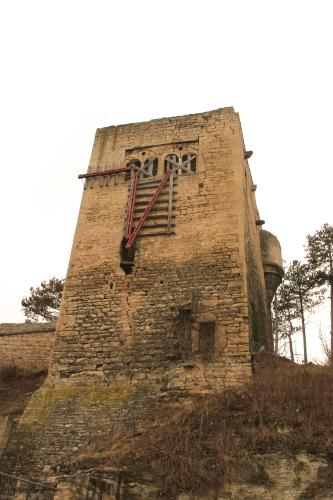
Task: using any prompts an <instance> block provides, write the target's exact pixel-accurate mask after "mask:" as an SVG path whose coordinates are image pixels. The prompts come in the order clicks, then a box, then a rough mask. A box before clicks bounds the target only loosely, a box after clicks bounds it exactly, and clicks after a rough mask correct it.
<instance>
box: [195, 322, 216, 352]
mask: <svg viewBox="0 0 333 500" xmlns="http://www.w3.org/2000/svg"><path fill="white" fill-rule="evenodd" d="M199 351H200V352H201V354H202V359H203V360H204V361H212V359H213V354H214V351H215V323H214V322H213V321H207V322H205V323H200V325H199Z"/></svg>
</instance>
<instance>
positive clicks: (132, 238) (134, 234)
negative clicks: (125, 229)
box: [125, 169, 172, 250]
mask: <svg viewBox="0 0 333 500" xmlns="http://www.w3.org/2000/svg"><path fill="white" fill-rule="evenodd" d="M171 174H172V170H171V169H169V170H167V172H166V173H165V175H164V177H163V179H162V180H161V182H160V183H159V185H158V187H157V189H156V191H155V193H154V194H153V196H152V197H151V199H150V201H149V203H148V205H147V206H146V208H145V211H144V212H143V214H142V217H141V219H140V220H139V223H138V225H137V226H136V228H135V229H134V230H133V232H132V234H131V236H130V237H129V239H128V241H127V243H126V245H125V248H126V249H127V250H129V249H130V248H131V247H132V246H133V243H134V241H135V239H136V237H137V235H138V234H139V232H140V229H141V228H142V226H143V224H144V223H145V221H146V219H147V217H148V214H149V212H150V210H151V209H152V208H153V206H154V203H155V201H156V200H157V198H158V196H159V194H160V192H161V191H162V189H163V188H164V186H165V184H166V183H167V182H168V180H169V177H170V175H171Z"/></svg>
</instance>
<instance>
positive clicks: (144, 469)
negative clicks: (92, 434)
mask: <svg viewBox="0 0 333 500" xmlns="http://www.w3.org/2000/svg"><path fill="white" fill-rule="evenodd" d="M107 441H108V439H107V437H105V440H104V443H106V442H107ZM102 448H103V446H102ZM102 448H101V447H100V450H99V451H100V452H101V455H103V457H104V460H106V463H107V464H108V465H111V466H114V467H117V468H119V467H120V468H123V469H125V470H126V469H127V470H128V471H135V473H136V474H138V473H139V474H140V473H141V474H142V475H143V476H145V477H148V478H149V477H151V478H154V480H158V481H159V484H160V488H161V495H165V496H166V497H167V498H173V497H174V496H175V495H176V494H177V493H179V492H181V491H189V492H192V493H200V492H203V491H207V490H208V489H212V490H214V489H216V490H217V489H219V488H220V487H221V486H222V485H223V482H224V481H225V479H226V478H227V477H228V475H229V473H230V471H231V470H232V467H233V464H234V463H239V462H240V461H242V460H243V461H246V462H247V463H251V464H253V460H250V457H251V455H253V454H255V453H267V452H274V451H282V452H296V451H300V450H307V451H309V452H312V453H332V452H333V370H332V368H329V367H320V366H307V367H303V366H297V365H293V364H291V363H290V362H287V361H283V360H278V359H276V358H266V359H262V360H261V361H260V363H257V367H256V373H255V374H254V380H253V384H251V385H250V386H247V387H246V388H244V389H242V390H229V391H227V392H225V393H223V394H220V395H216V396H209V397H207V396H206V397H201V398H198V399H196V400H195V401H193V402H192V403H191V404H190V405H188V406H185V407H184V405H183V406H177V405H163V406H159V407H158V408H156V409H155V411H154V414H153V415H152V416H151V419H150V421H149V422H148V423H146V424H145V426H144V428H143V429H141V431H140V433H137V434H136V435H135V436H132V437H130V438H129V437H128V436H127V437H126V438H125V437H124V438H123V439H121V437H120V436H118V437H117V440H116V441H115V440H112V439H111V440H109V445H107V446H105V445H104V452H103V451H102ZM253 466H254V467H255V465H253ZM254 472H255V471H254Z"/></svg>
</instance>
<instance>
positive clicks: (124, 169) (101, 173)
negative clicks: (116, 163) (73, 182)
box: [78, 167, 131, 179]
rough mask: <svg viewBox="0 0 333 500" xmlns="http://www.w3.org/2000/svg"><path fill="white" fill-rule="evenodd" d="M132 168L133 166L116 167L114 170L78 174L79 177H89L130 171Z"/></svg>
mask: <svg viewBox="0 0 333 500" xmlns="http://www.w3.org/2000/svg"><path fill="white" fill-rule="evenodd" d="M130 170H131V167H124V168H114V169H113V170H104V171H103V172H91V173H89V174H80V175H78V179H87V178H88V177H99V176H102V175H112V174H119V173H120V172H129V171H130Z"/></svg>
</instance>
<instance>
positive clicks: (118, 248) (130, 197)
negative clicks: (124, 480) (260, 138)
mask: <svg viewBox="0 0 333 500" xmlns="http://www.w3.org/2000/svg"><path fill="white" fill-rule="evenodd" d="M249 156H250V152H248V151H246V149H245V146H244V141H243V136H242V131H241V125H240V120H239V117H238V114H237V113H235V112H234V110H233V109H232V108H224V109H219V110H216V111H211V112H207V113H202V114H196V115H188V116H181V117H175V118H162V119H159V120H152V121H149V122H146V123H135V124H128V125H120V126H115V127H114V126H112V127H107V128H103V129H98V130H97V132H96V137H95V141H94V145H93V150H92V155H91V160H90V163H89V167H88V173H87V174H83V175H80V177H81V178H83V179H84V192H83V197H82V203H81V208H80V213H79V217H78V223H77V228H76V232H75V237H74V242H73V248H72V252H71V256H70V262H69V267H68V274H67V277H66V284H65V290H64V294H63V300H62V305H61V311H60V317H59V320H58V325H57V333H56V340H55V346H54V349H53V355H52V361H51V365H50V369H49V375H48V378H47V381H46V383H45V384H44V385H43V387H42V388H41V389H39V390H38V391H37V392H36V393H35V394H34V395H33V397H32V399H31V401H30V403H29V406H28V408H27V410H26V412H25V414H24V416H23V418H22V421H21V423H20V425H19V427H18V429H17V437H16V440H17V442H20V445H21V448H22V446H23V449H24V447H29V450H30V454H31V459H30V462H31V464H32V465H33V466H34V467H37V468H41V469H43V467H44V468H45V466H48V465H52V464H54V463H58V462H59V461H61V459H62V457H65V456H67V455H68V454H71V453H74V452H76V451H77V450H78V449H80V447H82V446H85V445H87V444H89V443H91V442H92V440H93V439H94V437H95V436H98V435H103V433H105V432H106V431H107V430H108V429H109V428H110V426H111V425H112V423H114V422H118V423H119V422H120V423H124V422H130V421H135V420H137V419H140V418H141V417H142V416H143V415H144V413H145V411H147V409H148V408H149V407H150V405H151V404H154V402H155V401H158V400H161V399H162V400H163V399H170V398H171V399H172V398H178V399H179V398H182V397H186V395H189V394H198V393H205V392H216V391H220V390H223V389H224V388H226V387H229V386H232V385H240V384H244V383H245V382H247V381H248V380H249V379H250V377H251V356H252V354H253V353H255V352H256V351H257V350H258V349H263V348H264V349H266V350H270V349H271V346H272V338H271V329H270V325H269V311H268V309H269V305H270V301H271V299H272V297H273V295H274V293H275V289H276V287H277V286H278V284H279V282H280V280H281V276H282V273H283V271H282V267H281V253H280V248H279V243H278V241H277V240H276V238H275V237H274V236H273V235H271V234H270V233H268V232H266V231H263V230H262V224H263V221H261V220H260V217H259V213H258V210H257V206H256V200H255V189H256V186H255V185H254V184H253V181H252V177H251V173H250V169H249V166H248V161H247V160H248V158H249ZM262 249H264V250H263V252H262ZM12 447H13V449H14V448H15V443H14V444H12ZM14 455H15V453H13V454H12V460H14V459H13V456H14Z"/></svg>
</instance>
